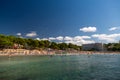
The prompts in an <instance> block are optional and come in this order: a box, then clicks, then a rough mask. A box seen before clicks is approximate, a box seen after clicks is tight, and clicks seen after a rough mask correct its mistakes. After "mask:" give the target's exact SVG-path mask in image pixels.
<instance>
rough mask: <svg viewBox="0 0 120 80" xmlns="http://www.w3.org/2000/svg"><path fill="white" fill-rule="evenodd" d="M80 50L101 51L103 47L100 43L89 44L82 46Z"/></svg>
mask: <svg viewBox="0 0 120 80" xmlns="http://www.w3.org/2000/svg"><path fill="white" fill-rule="evenodd" d="M82 50H86V51H87V50H89V51H103V50H104V46H103V44H102V43H91V44H83V45H82Z"/></svg>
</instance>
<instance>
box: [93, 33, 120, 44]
mask: <svg viewBox="0 0 120 80" xmlns="http://www.w3.org/2000/svg"><path fill="white" fill-rule="evenodd" d="M92 37H94V38H97V39H98V40H102V41H106V42H116V40H117V38H118V37H120V33H118V34H109V35H108V34H94V35H92Z"/></svg>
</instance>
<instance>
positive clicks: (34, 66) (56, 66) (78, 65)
mask: <svg viewBox="0 0 120 80" xmlns="http://www.w3.org/2000/svg"><path fill="white" fill-rule="evenodd" d="M119 74H120V55H119V54H114V55H111V54H105V55H103V54H92V55H76V56H52V57H51V56H16V57H15V56H14V57H13V56H12V57H10V58H9V57H5V56H1V57H0V80H120V77H119V76H120V75H119Z"/></svg>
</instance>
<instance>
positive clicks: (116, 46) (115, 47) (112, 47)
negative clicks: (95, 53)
mask: <svg viewBox="0 0 120 80" xmlns="http://www.w3.org/2000/svg"><path fill="white" fill-rule="evenodd" d="M105 48H106V49H107V51H120V43H108V44H105Z"/></svg>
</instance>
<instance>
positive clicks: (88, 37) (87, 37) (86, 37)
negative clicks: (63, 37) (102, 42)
mask: <svg viewBox="0 0 120 80" xmlns="http://www.w3.org/2000/svg"><path fill="white" fill-rule="evenodd" d="M81 37H82V38H83V39H90V38H91V37H90V36H81Z"/></svg>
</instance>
